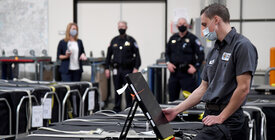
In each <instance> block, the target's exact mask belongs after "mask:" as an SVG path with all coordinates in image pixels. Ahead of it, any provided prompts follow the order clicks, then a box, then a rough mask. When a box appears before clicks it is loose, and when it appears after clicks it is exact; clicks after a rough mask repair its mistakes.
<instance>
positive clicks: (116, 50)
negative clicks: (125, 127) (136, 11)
mask: <svg viewBox="0 0 275 140" xmlns="http://www.w3.org/2000/svg"><path fill="white" fill-rule="evenodd" d="M126 30H127V22H125V21H120V22H118V31H119V35H118V36H116V37H114V38H113V39H112V41H111V43H110V46H109V47H108V52H107V57H106V67H105V75H106V77H107V78H109V77H110V68H112V70H113V80H114V86H115V90H118V89H120V88H121V87H122V85H123V84H125V82H126V81H125V75H126V74H128V73H135V72H138V69H139V67H140V64H141V60H140V55H139V49H138V46H137V42H136V40H135V39H134V38H133V37H131V36H129V35H127V34H126ZM125 97H126V107H130V106H131V104H132V97H131V95H130V93H128V92H127V91H126V95H125ZM113 110H114V111H116V112H119V111H121V95H118V94H115V106H114V108H113Z"/></svg>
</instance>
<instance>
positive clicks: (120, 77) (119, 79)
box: [113, 68, 133, 112]
mask: <svg viewBox="0 0 275 140" xmlns="http://www.w3.org/2000/svg"><path fill="white" fill-rule="evenodd" d="M132 71H133V69H124V68H118V69H117V74H116V75H113V80H114V86H115V90H118V89H120V88H122V86H123V84H125V83H126V79H125V76H126V75H127V74H129V73H132ZM121 96H122V95H118V94H117V92H116V91H115V106H114V108H113V110H114V111H116V112H120V111H121ZM125 98H126V108H127V107H130V106H131V105H132V97H131V95H130V90H129V89H128V88H127V89H126V91H125Z"/></svg>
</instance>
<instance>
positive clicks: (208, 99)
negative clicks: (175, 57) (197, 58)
mask: <svg viewBox="0 0 275 140" xmlns="http://www.w3.org/2000/svg"><path fill="white" fill-rule="evenodd" d="M229 21H230V15H229V12H228V9H227V8H226V7H225V6H223V5H220V4H212V5H209V6H207V7H205V8H204V9H203V10H202V11H201V25H202V26H201V27H202V33H203V35H204V36H205V37H206V38H207V39H208V40H211V41H215V40H216V42H215V46H214V48H213V49H212V50H211V51H210V52H209V53H208V56H207V60H206V65H205V67H204V70H203V72H202V83H201V85H200V86H199V87H198V88H197V89H196V90H195V91H194V92H193V93H192V94H191V95H190V96H189V97H188V98H187V99H186V100H185V101H183V102H182V103H181V104H179V105H178V106H176V107H174V108H168V109H164V110H163V112H164V114H165V116H166V118H167V119H168V120H169V121H171V120H173V119H174V118H175V117H176V115H177V114H178V113H180V112H182V111H184V110H187V109H188V108H190V107H192V106H194V105H196V104H198V103H199V102H200V101H203V102H205V103H206V106H205V114H204V118H203V120H202V122H203V123H204V127H203V129H202V131H201V132H200V133H199V134H198V135H197V136H196V137H195V138H194V139H203V140H208V139H209V140H212V139H216V140H217V139H231V138H232V139H233V140H236V139H238V140H240V139H241V140H243V139H246V138H247V123H245V118H244V115H243V110H242V108H241V106H242V105H243V104H244V103H245V101H246V96H247V94H248V93H249V90H250V85H251V81H252V77H253V75H254V73H255V70H256V67H257V60H258V54H257V50H256V48H255V46H254V45H253V44H252V43H251V42H250V41H249V40H248V39H247V38H246V37H244V36H242V35H240V34H238V33H237V32H236V29H235V28H231V25H230V23H229Z"/></svg>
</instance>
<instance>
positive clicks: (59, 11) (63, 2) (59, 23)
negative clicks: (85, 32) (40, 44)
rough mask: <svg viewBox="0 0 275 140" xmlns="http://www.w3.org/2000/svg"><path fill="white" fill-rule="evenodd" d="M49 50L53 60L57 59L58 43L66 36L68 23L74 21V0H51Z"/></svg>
mask: <svg viewBox="0 0 275 140" xmlns="http://www.w3.org/2000/svg"><path fill="white" fill-rule="evenodd" d="M48 8H49V40H48V41H49V42H48V44H49V46H48V47H49V49H48V50H49V51H48V54H49V55H50V56H51V57H52V60H53V61H55V60H56V53H57V45H58V43H59V41H60V40H61V39H63V38H64V37H65V35H62V34H61V33H62V32H65V31H66V27H67V24H68V23H69V22H73V0H49V7H48Z"/></svg>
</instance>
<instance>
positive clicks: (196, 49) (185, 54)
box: [165, 32, 204, 68]
mask: <svg viewBox="0 0 275 140" xmlns="http://www.w3.org/2000/svg"><path fill="white" fill-rule="evenodd" d="M165 55H166V62H168V61H169V62H171V63H173V64H174V65H179V64H192V65H193V66H195V67H197V68H198V67H199V66H200V65H201V63H202V61H203V60H204V48H203V46H202V45H201V42H200V40H199V39H198V38H197V37H196V36H195V35H193V34H192V33H190V32H187V34H186V35H185V36H184V37H183V38H181V37H180V36H179V33H175V34H174V35H173V36H171V37H170V39H169V42H168V43H167V46H166V52H165Z"/></svg>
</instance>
